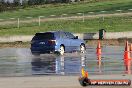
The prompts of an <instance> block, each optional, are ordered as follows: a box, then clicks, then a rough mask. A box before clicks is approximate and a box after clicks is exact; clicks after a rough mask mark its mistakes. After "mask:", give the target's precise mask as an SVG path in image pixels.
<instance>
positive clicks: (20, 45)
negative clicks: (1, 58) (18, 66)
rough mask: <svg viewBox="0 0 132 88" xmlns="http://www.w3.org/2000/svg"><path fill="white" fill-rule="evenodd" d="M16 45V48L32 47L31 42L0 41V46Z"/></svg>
mask: <svg viewBox="0 0 132 88" xmlns="http://www.w3.org/2000/svg"><path fill="white" fill-rule="evenodd" d="M7 47H15V48H27V47H30V42H5V43H0V48H7Z"/></svg>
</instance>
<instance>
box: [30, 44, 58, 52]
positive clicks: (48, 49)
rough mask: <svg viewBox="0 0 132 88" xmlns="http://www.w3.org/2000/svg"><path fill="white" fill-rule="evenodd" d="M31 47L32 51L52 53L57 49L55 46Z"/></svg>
mask: <svg viewBox="0 0 132 88" xmlns="http://www.w3.org/2000/svg"><path fill="white" fill-rule="evenodd" d="M30 49H31V52H32V53H39V54H43V53H51V52H55V51H56V49H55V46H45V47H31V48H30Z"/></svg>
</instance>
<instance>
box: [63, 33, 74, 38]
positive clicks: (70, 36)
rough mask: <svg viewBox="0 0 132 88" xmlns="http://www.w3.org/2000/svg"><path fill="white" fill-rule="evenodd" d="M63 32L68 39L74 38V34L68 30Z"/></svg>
mask: <svg viewBox="0 0 132 88" xmlns="http://www.w3.org/2000/svg"><path fill="white" fill-rule="evenodd" d="M65 34H66V37H67V38H70V39H74V38H75V36H74V35H73V34H71V33H69V32H65Z"/></svg>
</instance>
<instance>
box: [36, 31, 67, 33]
mask: <svg viewBox="0 0 132 88" xmlns="http://www.w3.org/2000/svg"><path fill="white" fill-rule="evenodd" d="M57 32H65V31H47V32H38V33H57ZM36 34H37V33H36Z"/></svg>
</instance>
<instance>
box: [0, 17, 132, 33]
mask: <svg viewBox="0 0 132 88" xmlns="http://www.w3.org/2000/svg"><path fill="white" fill-rule="evenodd" d="M101 28H104V29H106V31H107V32H122V31H132V17H131V16H127V17H107V18H105V19H104V21H103V20H102V18H94V19H85V22H82V20H70V21H68V20H67V21H66V20H57V21H48V22H43V23H41V26H38V23H35V22H34V23H28V24H22V25H20V28H17V26H14V25H8V26H7V25H5V26H1V27H0V36H3V35H5V36H9V35H32V34H35V33H36V32H45V31H54V30H64V31H69V32H74V33H87V32H98V30H99V29H101Z"/></svg>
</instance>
